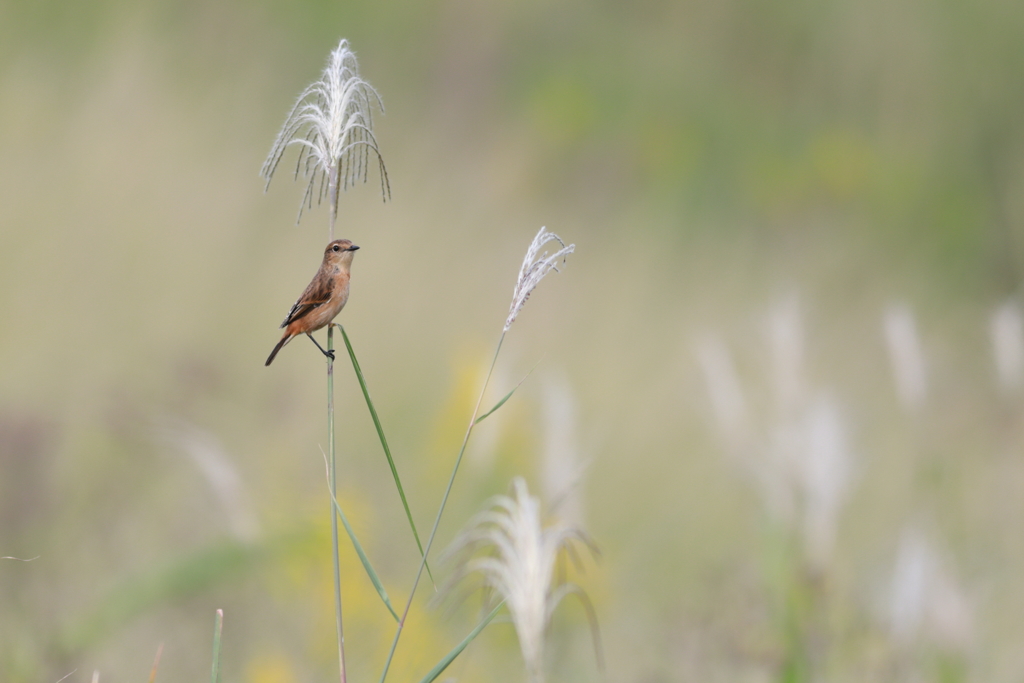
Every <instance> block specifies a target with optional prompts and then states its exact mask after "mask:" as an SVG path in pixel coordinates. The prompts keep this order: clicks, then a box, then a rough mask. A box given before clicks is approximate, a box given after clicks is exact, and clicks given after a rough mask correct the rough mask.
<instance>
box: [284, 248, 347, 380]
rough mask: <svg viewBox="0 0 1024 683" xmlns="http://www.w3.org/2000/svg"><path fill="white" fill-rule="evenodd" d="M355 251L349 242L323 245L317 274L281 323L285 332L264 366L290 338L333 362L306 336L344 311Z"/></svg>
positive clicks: (327, 354) (326, 352)
mask: <svg viewBox="0 0 1024 683" xmlns="http://www.w3.org/2000/svg"><path fill="white" fill-rule="evenodd" d="M358 248H359V247H357V246H356V245H354V244H352V242H350V241H349V240H334V241H333V242H331V243H330V244H328V245H327V249H325V250H324V262H323V263H321V264H320V270H318V271H316V275H314V276H313V281H312V282H310V283H309V286H308V287H306V291H304V292H303V293H302V296H300V297H299V300H298V301H296V302H295V305H294V306H292V310H290V311H288V317H286V318H285V319H284V322H283V323H281V327H284V328H285V331H284V336H283V337H281V341H279V342H277V346H275V347H274V350H273V351H271V352H270V358H267V362H266V365H270V364H271V363H272V362H273V360H274V356H276V355H277V352H278V351H280V350H281V349H282V348H283V347H284V345H285V344H287V343H288V342H290V341H291V339H292V337H297V336H298V335H300V334H304V335H306V336H307V337H309V338H310V339H312V340H313V343H314V344H316V347H317V348H318V349H320V352H321V353H323V354H324V355H325V356H327V357H328V358H330V359H331V360H334V352H333V351H324V347H322V346H320V344H319V342H317V340H316V339H313V335H311V334H310V332H316V331H317V330H319V329H320V328H322V327H326V326H327V325H328V324H330V322H331V321H332V320H334V318H335V317H336V316H337V315H338V314H339V313H341V309H343V308H345V302H346V301H348V280H349V269H350V268H351V267H352V256H353V255H354V253H355V251H356V249H358Z"/></svg>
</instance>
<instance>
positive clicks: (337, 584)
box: [327, 207, 346, 683]
mask: <svg viewBox="0 0 1024 683" xmlns="http://www.w3.org/2000/svg"><path fill="white" fill-rule="evenodd" d="M332 208H333V207H332ZM333 215H334V212H333V211H332V212H331V216H332V218H333ZM333 223H334V221H333V220H332V221H331V224H332V225H333ZM327 351H328V353H330V352H332V351H334V328H332V327H331V326H330V325H328V326H327ZM327 441H328V452H329V457H328V469H330V472H329V473H328V474H329V476H330V479H331V550H332V551H333V552H332V554H333V556H334V616H335V621H336V622H337V626H338V667H339V670H340V674H341V683H345V681H346V677H345V632H344V630H343V629H342V625H341V567H340V565H339V558H338V516H337V515H336V514H334V501H335V500H337V499H338V477H337V473H338V470H337V467H336V466H335V458H334V360H333V359H332V358H331V357H330V356H328V357H327Z"/></svg>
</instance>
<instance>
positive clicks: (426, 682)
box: [420, 600, 505, 683]
mask: <svg viewBox="0 0 1024 683" xmlns="http://www.w3.org/2000/svg"><path fill="white" fill-rule="evenodd" d="M504 604H505V601H504V600H502V601H501V602H500V603H498V606H497V607H495V608H494V609H493V610H491V613H490V614H488V615H487V616H486V617H484V619H483V621H481V622H480V623H479V624H477V625H476V628H474V629H473V630H472V631H470V632H469V635H468V636H466V637H465V639H464V640H463V641H462V642H461V643H459V644H458V645H456V646H455V648H454V649H453V650H452V651H451V652H449V653H448V654H446V655H445V656H444V659H442V660H441V661H440V662H438V663H437V666H435V667H434V668H433V669H431V670H430V672H429V673H428V674H427V675H426V676H424V677H423V680H421V681H420V683H431V682H432V681H433V680H434V679H436V678H437V677H438V676H440V675H441V674H442V673H443V672H444V670H445V669H447V668H448V665H449V664H451V663H452V662H453V661H455V658H456V657H458V656H459V655H460V654H462V651H463V650H465V649H466V646H467V645H469V644H470V642H472V641H473V639H474V638H476V637H477V636H478V635H480V631H483V630H484V626H487V624H489V623H491V619H494V617H495V616H496V615H497V614H498V610H500V609H501V608H502V606H503V605H504Z"/></svg>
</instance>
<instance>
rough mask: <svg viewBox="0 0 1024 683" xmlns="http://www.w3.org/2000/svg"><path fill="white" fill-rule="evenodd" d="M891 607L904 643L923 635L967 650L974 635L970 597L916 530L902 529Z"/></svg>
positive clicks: (893, 621)
mask: <svg viewBox="0 0 1024 683" xmlns="http://www.w3.org/2000/svg"><path fill="white" fill-rule="evenodd" d="M887 611H888V615H887V616H888V619H889V627H890V630H891V633H892V636H893V638H894V639H895V640H896V641H897V642H899V643H901V644H903V645H909V644H911V643H913V642H914V641H915V640H917V639H918V638H919V637H921V636H924V637H926V638H928V639H930V640H931V641H932V642H934V643H936V644H938V645H940V646H943V647H945V648H947V649H950V650H963V649H965V648H966V647H967V646H968V645H969V644H970V642H971V640H972V639H973V632H974V617H973V614H972V607H971V603H970V600H969V599H968V597H967V596H966V595H965V594H964V592H963V590H962V589H961V588H960V586H959V585H958V584H957V582H956V581H955V579H954V578H953V577H952V576H951V575H950V573H949V571H948V570H947V568H946V563H944V562H943V560H942V558H941V557H940V555H939V553H938V552H937V551H936V550H935V549H934V548H933V547H932V545H931V544H930V543H929V542H928V540H927V539H926V538H925V537H924V535H923V534H922V533H921V532H920V531H918V530H915V529H907V530H905V531H904V532H903V538H902V539H901V541H900V547H899V551H898V553H897V557H896V566H895V568H894V570H893V576H892V583H891V585H890V589H889V596H888V610H887Z"/></svg>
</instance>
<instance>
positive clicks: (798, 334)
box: [768, 292, 805, 415]
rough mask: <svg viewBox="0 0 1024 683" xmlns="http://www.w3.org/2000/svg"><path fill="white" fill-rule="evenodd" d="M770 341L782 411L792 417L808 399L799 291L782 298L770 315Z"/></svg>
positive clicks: (777, 393) (776, 388) (776, 387)
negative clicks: (805, 384) (806, 395)
mask: <svg viewBox="0 0 1024 683" xmlns="http://www.w3.org/2000/svg"><path fill="white" fill-rule="evenodd" d="M768 342H769V345H770V346H771V351H772V371H773V374H774V381H775V392H776V398H777V400H778V406H779V408H780V412H781V413H782V414H783V415H790V414H791V413H792V412H793V411H795V410H797V409H799V408H800V407H801V404H802V402H803V400H804V398H805V395H804V392H805V386H804V325H803V316H802V315H801V312H800V297H799V295H798V294H797V293H796V292H793V293H791V294H790V295H789V296H787V297H786V298H784V299H781V300H779V301H777V302H775V304H774V305H773V306H772V307H771V309H770V310H769V312H768Z"/></svg>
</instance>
